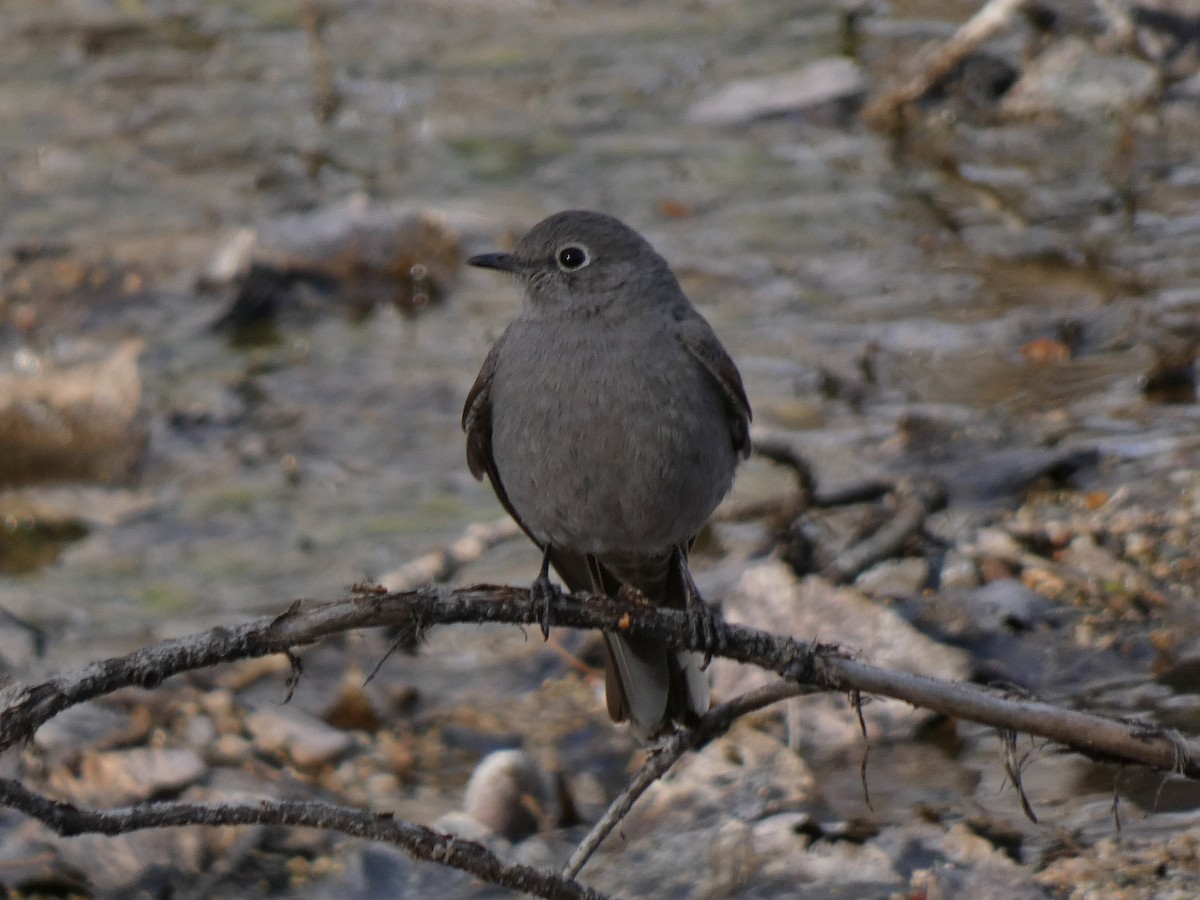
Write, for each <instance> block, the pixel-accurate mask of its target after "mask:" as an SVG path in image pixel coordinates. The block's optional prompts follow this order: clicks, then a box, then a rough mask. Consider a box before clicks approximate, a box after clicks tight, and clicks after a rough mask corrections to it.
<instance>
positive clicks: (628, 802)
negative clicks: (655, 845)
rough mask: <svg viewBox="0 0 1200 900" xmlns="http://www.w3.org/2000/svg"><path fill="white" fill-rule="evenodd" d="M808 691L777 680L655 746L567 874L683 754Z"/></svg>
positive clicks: (571, 861)
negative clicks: (746, 718)
mask: <svg viewBox="0 0 1200 900" xmlns="http://www.w3.org/2000/svg"><path fill="white" fill-rule="evenodd" d="M804 693H808V691H807V690H805V688H803V687H802V686H801V685H798V684H795V683H794V682H790V681H777V682H775V683H774V684H768V685H765V686H763V687H761V688H758V689H757V690H753V691H750V692H748V693H746V694H743V695H742V696H740V697H737V698H735V699H733V700H730V701H729V702H727V703H722V704H721V705H720V706H714V707H713V708H712V709H710V710H709V711H708V712H707V713H705V714H704V715H703V716H701V717H700V721H699V722H697V723H696V726H695V727H694V728H687V729H682V730H680V731H677V732H675V733H674V734H672V735H671V736H670V737H669V738H667V740H666V741H665V742H664V743H662V744H660V745H659V746H658V747H656V748H655V750H654V752H653V753H652V754H650V757H649V758H648V759H647V760H646V762H645V764H644V765H643V766H642V767H641V769H639V770H638V773H637V774H636V775H635V776H634V777H633V780H632V781H630V782H629V784H627V785H626V786H625V790H623V791H621V793H620V794H618V795H617V797H616V798H615V799H614V800H613V802H612V803H610V804H609V806H608V809H607V810H606V811H605V813H604V815H603V816H601V817H600V820H599V821H598V822H596V824H595V825H593V826H592V830H591V831H589V832H588V834H587V837H585V838H584V839H583V840H582V841H581V842H580V843H579V846H578V847H576V848H575V852H574V853H572V854H571V858H570V859H569V860H568V861H567V865H566V867H565V868H564V869H563V872H562V874H563V877H564V878H574V877H575V876H576V875H578V874H579V871H580V870H581V869H582V868H583V867H584V866H585V865H586V864H587V861H588V860H589V859H591V858H592V854H593V853H595V852H596V850H597V849H598V848H599V847H600V844H602V843H603V842H604V839H605V838H606V837H608V835H609V834H610V833H611V832H612V830H613V829H614V828H615V827H616V826H617V823H618V822H620V821H621V820H622V819H623V818H625V816H626V815H627V814H628V813H629V810H631V809H632V808H633V804H634V803H636V802H637V799H638V797H640V796H642V794H644V793H645V792H646V789H647V788H649V787H650V785H652V784H653V783H654V782H655V781H657V780H658V779H659V778H661V777H662V776H663V775H664V774H666V772H667V770H668V769H670V768H671V766H673V765H675V763H676V762H677V761H678V760H679V758H680V757H681V756H683V754H685V753H686V752H687V751H689V750H693V749H695V748H697V747H701V746H703V745H704V744H706V743H708V742H709V741H711V740H713V739H714V738H717V737H720V736H721V735H722V734H724V733H725V732H726V731H727V730H729V727H730V726H731V725H733V723H734V722H735V721H737V720H738V719H739V718H741V717H742V716H744V715H746V714H747V713H750V712H753V711H754V710H756V709H762V708H763V707H764V706H770V705H771V704H772V703H778V702H779V701H780V700H786V699H787V698H789V697H796V696H798V695H800V694H804Z"/></svg>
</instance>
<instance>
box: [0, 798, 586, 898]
mask: <svg viewBox="0 0 1200 900" xmlns="http://www.w3.org/2000/svg"><path fill="white" fill-rule="evenodd" d="M0 804H3V805H5V806H11V807H12V808H13V809H17V810H20V811H21V812H23V813H25V814H26V815H28V816H31V817H32V818H35V819H37V820H39V821H41V822H44V823H45V824H46V825H48V826H49V827H50V828H52V829H54V830H55V831H56V832H58V833H59V834H60V835H62V836H63V837H72V836H74V835H78V834H87V833H95V834H109V835H115V834H126V833H128V832H130V831H139V830H141V829H145V828H173V827H178V826H182V825H290V826H306V827H310V828H321V829H324V830H326V831H338V832H341V833H342V834H348V835H352V836H353V837H359V838H367V839H368V840H374V841H383V842H385V843H389V844H395V845H397V846H399V847H401V848H403V849H404V850H405V851H406V852H408V853H409V854H410V855H411V856H413V857H414V858H416V859H421V860H426V861H428V862H436V863H441V864H442V865H446V866H450V867H452V868H455V869H461V870H462V871H464V872H469V873H470V874H472V875H474V876H475V877H477V878H481V879H483V880H484V881H487V882H490V883H491V884H498V885H501V886H502V887H508V888H512V889H513V890H518V891H524V892H526V893H531V894H536V895H538V896H539V897H553V898H580V900H604V898H605V896H606V895H605V894H602V893H600V892H598V891H595V890H593V889H591V888H589V887H587V886H585V885H582V884H579V883H578V882H576V881H574V880H572V879H570V878H564V877H561V876H559V875H556V874H554V873H553V872H549V871H544V870H541V869H535V868H533V867H532V866H526V865H520V864H518V863H506V862H504V861H503V860H502V859H500V857H498V856H496V854H494V853H493V852H492V851H491V850H489V849H488V848H487V847H485V846H483V845H482V844H478V843H476V842H474V841H467V840H463V839H462V838H457V837H454V836H452V835H448V834H440V833H438V832H436V831H433V830H432V829H430V828H426V827H425V826H424V825H417V824H414V823H412V822H401V821H397V820H396V819H393V818H392V817H391V816H390V815H387V814H379V813H367V812H361V811H359V810H353V809H346V808H344V807H339V806H333V805H330V804H328V803H319V802H316V801H303V802H298V801H286V800H263V801H261V802H260V803H258V804H256V805H249V804H228V803H140V804H138V805H136V806H127V807H122V808H119V809H111V810H104V811H98V810H90V809H83V808H81V807H78V806H75V805H73V804H70V803H63V802H60V801H56V800H51V799H49V798H48V797H44V796H42V795H41V794H37V793H35V792H33V791H30V790H29V789H27V788H26V787H24V786H23V785H22V784H20V782H17V781H13V780H12V779H8V778H2V779H0Z"/></svg>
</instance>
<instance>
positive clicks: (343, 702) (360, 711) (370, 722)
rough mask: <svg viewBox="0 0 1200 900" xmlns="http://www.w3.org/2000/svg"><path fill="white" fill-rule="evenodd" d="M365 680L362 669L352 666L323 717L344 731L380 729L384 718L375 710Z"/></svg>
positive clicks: (322, 714)
mask: <svg viewBox="0 0 1200 900" xmlns="http://www.w3.org/2000/svg"><path fill="white" fill-rule="evenodd" d="M365 681H366V679H365V678H364V677H363V672H362V669H360V668H358V667H357V666H351V667H350V668H349V669H348V670H347V671H346V674H345V675H344V676H343V677H342V683H341V685H340V687H339V688H338V695H337V697H335V698H334V700H333V702H332V703H331V704H329V706H328V708H326V709H325V711H324V712H322V713H321V718H322V719H324V720H325V721H326V722H328V723H329V724H330V725H332V726H333V727H334V728H340V729H342V730H343V731H351V730H356V729H357V730H359V731H376V730H378V729H379V726H380V725H382V724H383V720H382V719H381V718H380V716H379V713H378V712H376V711H375V706H374V704H372V703H371V698H370V697H368V696H367V692H366V690H365V689H364V683H365Z"/></svg>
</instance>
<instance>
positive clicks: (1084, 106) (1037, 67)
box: [1000, 38, 1159, 118]
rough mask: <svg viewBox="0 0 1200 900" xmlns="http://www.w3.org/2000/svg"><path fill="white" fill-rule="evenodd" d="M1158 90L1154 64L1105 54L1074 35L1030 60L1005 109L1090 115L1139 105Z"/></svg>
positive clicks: (1020, 114)
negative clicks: (1073, 37) (1074, 37)
mask: <svg viewBox="0 0 1200 900" xmlns="http://www.w3.org/2000/svg"><path fill="white" fill-rule="evenodd" d="M1158 89H1159V76H1158V72H1157V70H1156V69H1155V68H1154V67H1153V66H1151V65H1148V64H1147V63H1144V62H1141V61H1140V60H1137V59H1134V58H1133V57H1131V56H1105V55H1103V54H1100V53H1097V52H1096V51H1095V50H1093V49H1092V48H1091V47H1089V46H1088V45H1087V44H1085V43H1084V42H1083V41H1081V40H1078V39H1071V38H1069V39H1066V40H1063V41H1061V42H1060V43H1058V44H1056V45H1055V46H1053V47H1052V48H1051V49H1049V50H1047V51H1046V52H1045V53H1043V54H1042V55H1041V56H1039V57H1038V58H1037V59H1035V60H1034V61H1033V62H1032V63H1030V65H1029V66H1028V67H1027V68H1026V70H1025V72H1024V74H1022V76H1021V78H1020V79H1019V80H1018V81H1017V83H1016V84H1015V85H1014V86H1013V88H1012V90H1010V91H1009V92H1008V94H1007V95H1006V96H1005V97H1004V100H1003V101H1002V102H1001V104H1000V110H1001V112H1002V113H1004V114H1005V115H1008V116H1012V117H1024V116H1036V115H1042V114H1046V113H1051V114H1057V115H1062V116H1067V117H1070V118H1087V117H1092V116H1097V115H1103V114H1106V113H1114V112H1123V111H1127V110H1130V109H1133V108H1134V107H1136V106H1138V105H1139V104H1141V103H1144V102H1146V101H1147V100H1149V99H1150V98H1151V97H1153V96H1154V94H1155V93H1156V92H1157V91H1158Z"/></svg>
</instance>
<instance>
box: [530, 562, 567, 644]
mask: <svg viewBox="0 0 1200 900" xmlns="http://www.w3.org/2000/svg"><path fill="white" fill-rule="evenodd" d="M561 596H562V592H561V591H560V590H559V589H558V587H557V586H556V585H555V584H554V583H553V582H551V581H550V576H549V574H548V573H547V572H546V570H545V569H543V570H542V571H541V573H539V574H538V577H537V578H536V579H534V582H533V584H532V585H530V587H529V606H530V609H531V610H532V611H533V615H534V621H536V622H537V623H538V625H539V626H541V629H542V639H543V640H547V641H548V640H550V604H551V603H553V602H554V601H555V600H557V599H558V598H559V597H561Z"/></svg>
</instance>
